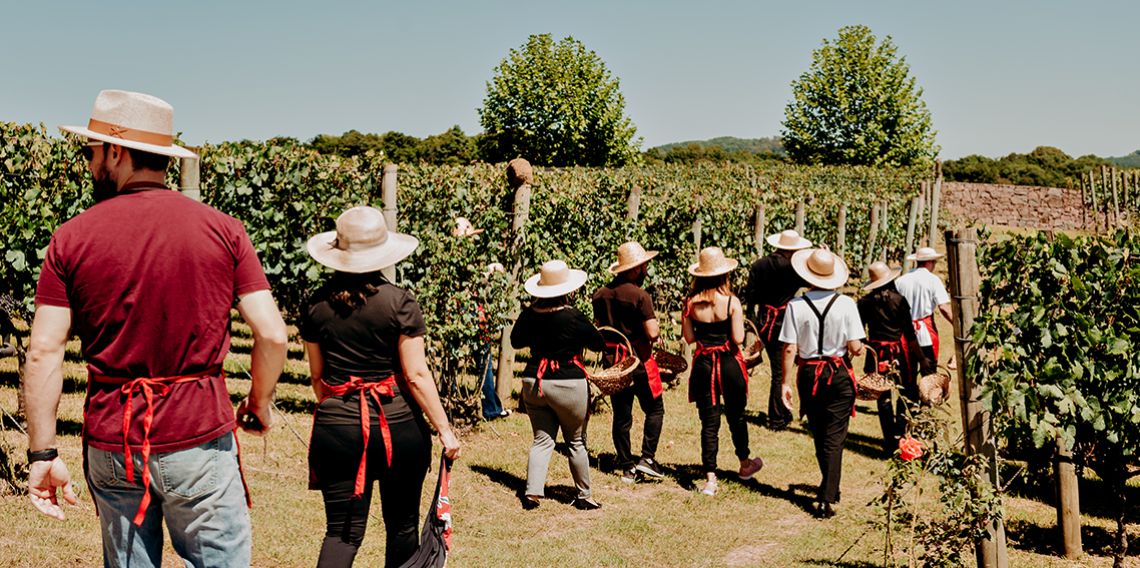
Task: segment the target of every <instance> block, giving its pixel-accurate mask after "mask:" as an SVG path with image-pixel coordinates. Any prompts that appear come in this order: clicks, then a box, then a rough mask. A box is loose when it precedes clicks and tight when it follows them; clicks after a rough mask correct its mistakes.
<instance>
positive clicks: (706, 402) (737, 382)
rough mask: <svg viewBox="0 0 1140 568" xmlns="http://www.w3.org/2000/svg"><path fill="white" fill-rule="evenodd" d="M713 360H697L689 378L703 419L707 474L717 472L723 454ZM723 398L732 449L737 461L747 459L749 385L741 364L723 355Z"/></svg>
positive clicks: (748, 451)
mask: <svg viewBox="0 0 1140 568" xmlns="http://www.w3.org/2000/svg"><path fill="white" fill-rule="evenodd" d="M710 381H712V358H711V357H708V356H701V357H698V358H697V360H696V361H694V362H693V373H692V375H691V376H690V378H689V388H690V389H691V391H690V392H692V395H693V402H695V403H697V414H698V415H699V416H700V417H701V465H702V467H703V468H704V471H705V473H715V472H716V455H717V452H718V451H719V450H720V411H721V401H720V400H717V399H714V398H713V396H712V390H711V383H710ZM720 384H721V396H720V397H717V398H718V399H719V398H723V399H724V415H725V418H727V419H728V431H729V432H730V433H731V434H732V445H733V446H735V448H736V457H737V458H738V459H740V460H741V461H744V460H746V459H748V457H749V455H750V452H751V450H749V449H748V423H747V422H745V420H744V407H745V406H746V405H747V404H748V393H747V388H748V387H747V383H746V382H745V378H744V374H743V373H742V372H741V369H740V363H739V362H737V360H736V358H735V357H732V356H731V355H729V354H724V353H722V354H721V356H720Z"/></svg>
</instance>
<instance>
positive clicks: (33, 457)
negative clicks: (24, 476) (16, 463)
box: [28, 448, 59, 464]
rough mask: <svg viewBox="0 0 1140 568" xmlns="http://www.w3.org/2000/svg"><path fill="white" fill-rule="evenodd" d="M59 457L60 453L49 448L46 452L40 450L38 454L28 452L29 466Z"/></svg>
mask: <svg viewBox="0 0 1140 568" xmlns="http://www.w3.org/2000/svg"><path fill="white" fill-rule="evenodd" d="M58 457H59V451H58V450H56V449H55V448H48V449H46V450H40V451H38V452H33V451H31V450H28V463H29V464H30V463H32V462H38V461H52V460H54V459H55V458H58Z"/></svg>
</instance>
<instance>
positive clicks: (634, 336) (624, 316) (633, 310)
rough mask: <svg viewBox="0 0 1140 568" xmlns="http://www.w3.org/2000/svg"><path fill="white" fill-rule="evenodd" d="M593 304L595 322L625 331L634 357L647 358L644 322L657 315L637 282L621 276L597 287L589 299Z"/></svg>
mask: <svg viewBox="0 0 1140 568" xmlns="http://www.w3.org/2000/svg"><path fill="white" fill-rule="evenodd" d="M591 303H592V304H593V306H594V320H595V321H597V322H598V325H608V326H610V327H612V328H614V329H616V330H618V331H620V332H622V334H624V335H625V337H626V338H627V339H629V342H630V343H631V344H633V348H634V349H635V350H636V351H637V357H638V358H639V359H641V360H642V361H645V360H647V359H648V358H649V355H650V353H649V339H648V338H647V337H646V336H645V322H647V321H649V320H652V319H657V312H655V311H654V309H653V298H652V297H650V296H649V293H648V292H646V291H645V290H642V289H641V287H640V286H638V285H637V284H634V283H633V282H630V281H629V280H627V279H626V278H624V277H622V276H618V277H617V278H614V279H613V281H612V282H610V283H609V284H606V285H605V286H602V287H601V288H598V291H597V292H594V298H593V300H592V302H591Z"/></svg>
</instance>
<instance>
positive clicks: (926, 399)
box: [918, 372, 950, 406]
mask: <svg viewBox="0 0 1140 568" xmlns="http://www.w3.org/2000/svg"><path fill="white" fill-rule="evenodd" d="M949 397H950V373H949V372H945V373H932V374H929V375H925V376H923V377H922V378H921V379H918V398H920V399H922V402H923V403H924V404H929V405H931V406H938V405H939V404H942V403H943V402H945V401H946V399H947V398H949Z"/></svg>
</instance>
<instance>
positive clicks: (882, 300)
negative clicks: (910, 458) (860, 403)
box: [858, 262, 934, 454]
mask: <svg viewBox="0 0 1140 568" xmlns="http://www.w3.org/2000/svg"><path fill="white" fill-rule="evenodd" d="M867 271H868V272H869V273H870V275H871V280H870V281H869V282H868V283H867V285H865V286H863V289H864V290H867V291H868V293H867V294H866V295H865V296H863V297H862V298H860V299H859V302H858V306H859V317H860V319H862V320H863V323H864V324H866V325H867V343H868V344H869V346H870V348H871V350H872V351H873V352H874V354H875V356H874V357H871V356H869V355H868V357H867V358H866V359H864V362H863V372H864V373H885V372H886V371H887V369H888V368H889V367H890V366H891V365H892V364H894V365H896V366H897V367H898V369H900V371H901V372H902V375H901V376H902V380H901V382H902V393H901V395H902V396H901V397H900V398H899V401H898V412H897V413H896V412H895V405H894V404H893V400H892V397H891V393H890V392H886V393H883V395H882V396H880V397H879V400H878V402H877V404H878V410H879V426H880V427H881V428H882V429H883V451H885V452H887V453H888V454H893V453H894V451H895V450H897V449H898V447H899V439H900V438H901V437H902V435H903V431H904V427H905V425H904V424H903V423H902V422H901V420H904V419H905V418H904V417H905V416H906V414H905V409H904V407H903V405H904V404H905V403H906V402H905V400H904V398H905V399H909V400H910V401H912V402H917V401H918V383H917V382H916V381H914V380H913V377H910V376H909V375H910V372H909V369H910V368H911V367H912V365H911V362H912V361H913V362H916V363H917V364H918V366H919V368H920V369H922V374H923V375H927V374H930V373H933V372H934V363H933V362H932V361H930V360H928V359H927V358H926V355H924V354H923V352H922V347H920V346H919V345H918V336H917V335H915V332H914V325H913V324H912V323H911V319H910V317H911V310H910V303H909V302H907V300H906V298H904V297H903V295H902V294H899V292H898V290H897V289H896V288H895V282H894V280H895V278H896V277H897V276H898V275H899V273H900V272H902V269H901V268H895V269H893V270H892V269H891V268H889V267H887V265H886V263H883V262H873V263H871V266H870V267H868V269H867ZM876 362H877V365H876Z"/></svg>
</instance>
